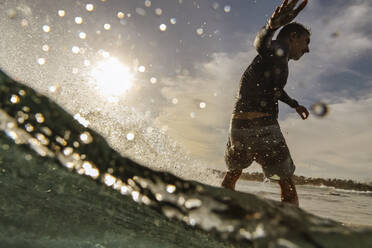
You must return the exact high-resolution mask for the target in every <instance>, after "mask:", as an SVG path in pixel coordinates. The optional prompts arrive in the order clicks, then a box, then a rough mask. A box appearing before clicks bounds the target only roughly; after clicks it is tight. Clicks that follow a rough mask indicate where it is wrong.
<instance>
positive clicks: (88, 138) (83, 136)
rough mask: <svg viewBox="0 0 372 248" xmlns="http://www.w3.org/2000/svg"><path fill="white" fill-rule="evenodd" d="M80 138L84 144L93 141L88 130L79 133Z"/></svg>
mask: <svg viewBox="0 0 372 248" xmlns="http://www.w3.org/2000/svg"><path fill="white" fill-rule="evenodd" d="M80 140H81V141H82V142H83V143H84V144H90V143H92V142H93V137H92V135H91V134H90V133H89V132H84V133H82V134H80Z"/></svg>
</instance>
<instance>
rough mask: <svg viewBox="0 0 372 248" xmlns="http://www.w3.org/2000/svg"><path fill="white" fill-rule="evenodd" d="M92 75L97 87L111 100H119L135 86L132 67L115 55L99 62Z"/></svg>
mask: <svg viewBox="0 0 372 248" xmlns="http://www.w3.org/2000/svg"><path fill="white" fill-rule="evenodd" d="M91 75H92V77H93V79H94V81H95V83H96V86H97V89H98V90H99V91H100V92H101V93H102V94H103V95H104V96H105V97H107V99H108V100H110V101H117V100H118V97H119V96H121V95H122V94H124V93H125V92H127V91H128V90H130V88H131V87H132V86H133V80H134V76H133V74H132V73H131V71H130V69H129V68H128V67H126V66H124V65H123V64H122V63H121V62H120V61H119V60H118V59H116V58H113V57H110V58H108V59H105V60H103V61H100V62H98V63H97V65H96V66H95V67H94V68H93V70H92V72H91Z"/></svg>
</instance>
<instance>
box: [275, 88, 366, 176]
mask: <svg viewBox="0 0 372 248" xmlns="http://www.w3.org/2000/svg"><path fill="white" fill-rule="evenodd" d="M371 108H372V95H370V96H369V97H367V98H364V99H360V100H344V101H343V102H341V103H336V104H331V105H329V109H330V114H329V115H327V116H325V117H324V118H316V117H314V116H313V115H311V116H310V118H309V119H308V120H306V121H302V120H300V119H299V118H298V116H295V115H294V114H293V115H291V116H290V117H289V118H287V119H286V120H284V121H282V122H281V127H282V131H283V133H284V135H285V137H286V140H287V143H288V145H289V147H290V150H291V153H292V157H293V159H294V161H295V162H296V164H297V173H298V174H301V175H311V176H324V177H329V178H335V177H342V178H355V179H358V178H359V179H361V178H365V179H368V175H369V174H370V173H369V171H370V163H371V161H372V154H371V147H372V127H371V123H372V116H371V115H370V114H368V113H369V112H370V109H371ZM369 179H370V178H369Z"/></svg>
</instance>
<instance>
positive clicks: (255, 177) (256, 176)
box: [213, 170, 372, 191]
mask: <svg viewBox="0 0 372 248" xmlns="http://www.w3.org/2000/svg"><path fill="white" fill-rule="evenodd" d="M213 173H215V174H217V175H218V176H220V177H223V176H224V175H225V172H222V171H219V170H213ZM241 179H243V180H249V181H259V182H262V181H263V180H264V175H263V174H262V173H260V172H253V173H243V174H242V176H241ZM293 180H294V182H295V184H296V185H315V186H322V185H323V186H328V187H335V188H337V189H346V190H358V191H372V185H370V184H366V183H359V182H354V181H353V180H344V179H335V178H334V179H330V178H328V179H324V178H312V177H304V176H296V175H294V176H293Z"/></svg>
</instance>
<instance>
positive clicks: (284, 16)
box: [254, 0, 307, 56]
mask: <svg viewBox="0 0 372 248" xmlns="http://www.w3.org/2000/svg"><path fill="white" fill-rule="evenodd" d="M297 2H298V0H284V1H283V3H282V4H281V5H280V6H279V7H277V8H276V9H275V12H274V13H273V14H272V15H271V17H270V19H269V21H268V22H267V24H266V26H265V27H263V28H262V29H261V30H260V32H259V33H258V34H257V36H256V39H255V41H254V46H255V48H256V50H257V52H258V53H259V54H260V55H262V56H269V55H271V54H273V51H272V50H273V49H272V47H271V40H272V38H273V36H274V33H275V31H276V30H277V29H278V28H280V27H281V26H284V25H286V24H288V23H290V22H291V21H293V19H294V18H295V17H296V16H297V15H298V14H299V13H300V12H301V10H302V9H303V8H305V6H306V4H307V0H303V1H302V2H301V4H300V5H299V6H298V7H297V8H296V9H295V7H296V4H297Z"/></svg>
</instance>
